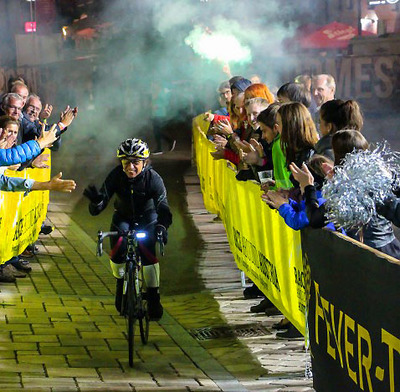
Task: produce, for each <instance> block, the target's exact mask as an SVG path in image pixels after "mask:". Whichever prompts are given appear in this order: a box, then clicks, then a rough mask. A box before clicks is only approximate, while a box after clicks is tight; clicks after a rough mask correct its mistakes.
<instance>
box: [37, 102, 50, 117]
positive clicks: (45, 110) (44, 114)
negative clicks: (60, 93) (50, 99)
mask: <svg viewBox="0 0 400 392" xmlns="http://www.w3.org/2000/svg"><path fill="white" fill-rule="evenodd" d="M52 112H53V105H49V104H47V103H46V105H45V106H44V108H43V110H42V111H41V112H40V115H39V117H40V119H41V120H46V119H47V118H49V117H50V116H51V113H52Z"/></svg>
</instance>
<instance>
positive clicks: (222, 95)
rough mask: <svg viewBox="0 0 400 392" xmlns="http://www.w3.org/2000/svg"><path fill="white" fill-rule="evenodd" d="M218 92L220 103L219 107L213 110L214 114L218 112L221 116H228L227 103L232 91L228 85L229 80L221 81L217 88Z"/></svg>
mask: <svg viewBox="0 0 400 392" xmlns="http://www.w3.org/2000/svg"><path fill="white" fill-rule="evenodd" d="M217 93H218V101H219V103H220V105H221V108H220V109H218V110H216V111H215V114H219V115H221V116H228V115H229V113H228V109H227V108H228V105H229V103H230V102H231V99H232V91H231V87H230V85H229V82H228V81H227V82H222V83H221V84H220V85H219V87H218V90H217Z"/></svg>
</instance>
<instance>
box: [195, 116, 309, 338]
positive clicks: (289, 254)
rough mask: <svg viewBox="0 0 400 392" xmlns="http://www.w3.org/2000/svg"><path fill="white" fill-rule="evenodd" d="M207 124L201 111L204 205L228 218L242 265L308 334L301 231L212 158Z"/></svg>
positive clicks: (198, 144) (198, 132)
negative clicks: (292, 227) (290, 224)
mask: <svg viewBox="0 0 400 392" xmlns="http://www.w3.org/2000/svg"><path fill="white" fill-rule="evenodd" d="M208 125H209V123H207V122H205V121H204V120H203V116H202V115H200V116H197V117H196V118H195V119H194V120H193V140H194V150H195V157H196V162H197V169H198V174H199V177H200V184H201V189H202V193H203V198H204V204H205V207H206V208H207V210H209V211H210V212H213V213H215V214H218V215H219V216H220V217H221V219H222V221H223V222H224V225H225V229H226V233H227V237H228V240H229V244H230V249H231V251H232V253H233V256H234V258H235V262H236V264H237V265H238V268H239V269H241V270H242V271H244V272H245V274H246V275H247V276H248V277H249V278H250V279H251V280H252V281H253V282H254V283H256V284H257V286H258V287H259V288H260V289H261V290H262V291H263V293H264V294H265V295H266V296H267V297H268V298H269V299H270V300H271V301H272V302H273V303H274V304H275V305H276V307H277V308H278V309H280V310H281V311H282V312H283V313H284V314H285V316H286V317H287V318H288V319H289V320H290V321H291V322H292V323H293V324H294V325H295V326H296V327H297V328H298V329H299V331H301V332H302V333H303V334H304V333H305V306H306V297H305V290H304V266H303V259H302V252H301V239H300V232H296V231H294V230H292V229H291V228H290V227H288V226H287V225H286V224H285V222H284V220H283V219H282V218H281V217H280V216H279V214H278V212H277V211H274V210H271V209H270V208H269V207H268V206H267V205H266V204H265V203H264V202H263V201H262V200H261V197H260V196H261V191H260V186H259V185H258V184H255V183H253V182H251V181H238V180H236V178H235V172H234V171H233V170H231V169H230V168H229V164H227V161H225V160H223V159H222V160H219V161H215V160H214V159H213V158H212V156H211V155H210V152H212V151H214V144H213V143H211V142H210V141H209V140H208V139H207V138H206V137H205V134H204V133H205V132H206V130H207V128H208ZM227 165H228V166H227Z"/></svg>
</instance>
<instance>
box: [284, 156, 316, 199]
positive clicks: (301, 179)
mask: <svg viewBox="0 0 400 392" xmlns="http://www.w3.org/2000/svg"><path fill="white" fill-rule="evenodd" d="M289 169H290V171H291V172H292V174H293V177H294V179H295V180H296V181H297V182H298V183H299V184H300V189H301V193H303V192H304V189H305V187H306V186H308V185H314V177H313V175H312V174H311V172H310V170H309V169H308V167H307V165H306V164H305V163H304V162H303V164H302V165H301V169H300V168H299V167H298V166H297V165H296V164H295V163H294V162H292V163H291V164H290V165H289Z"/></svg>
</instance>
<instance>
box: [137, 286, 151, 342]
mask: <svg viewBox="0 0 400 392" xmlns="http://www.w3.org/2000/svg"><path fill="white" fill-rule="evenodd" d="M140 291H141V295H140V298H141V301H140V302H141V304H140V316H139V328H140V338H141V340H142V343H143V344H146V343H147V342H148V340H149V321H150V318H149V313H148V311H147V300H145V299H143V292H142V286H141V288H140Z"/></svg>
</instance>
